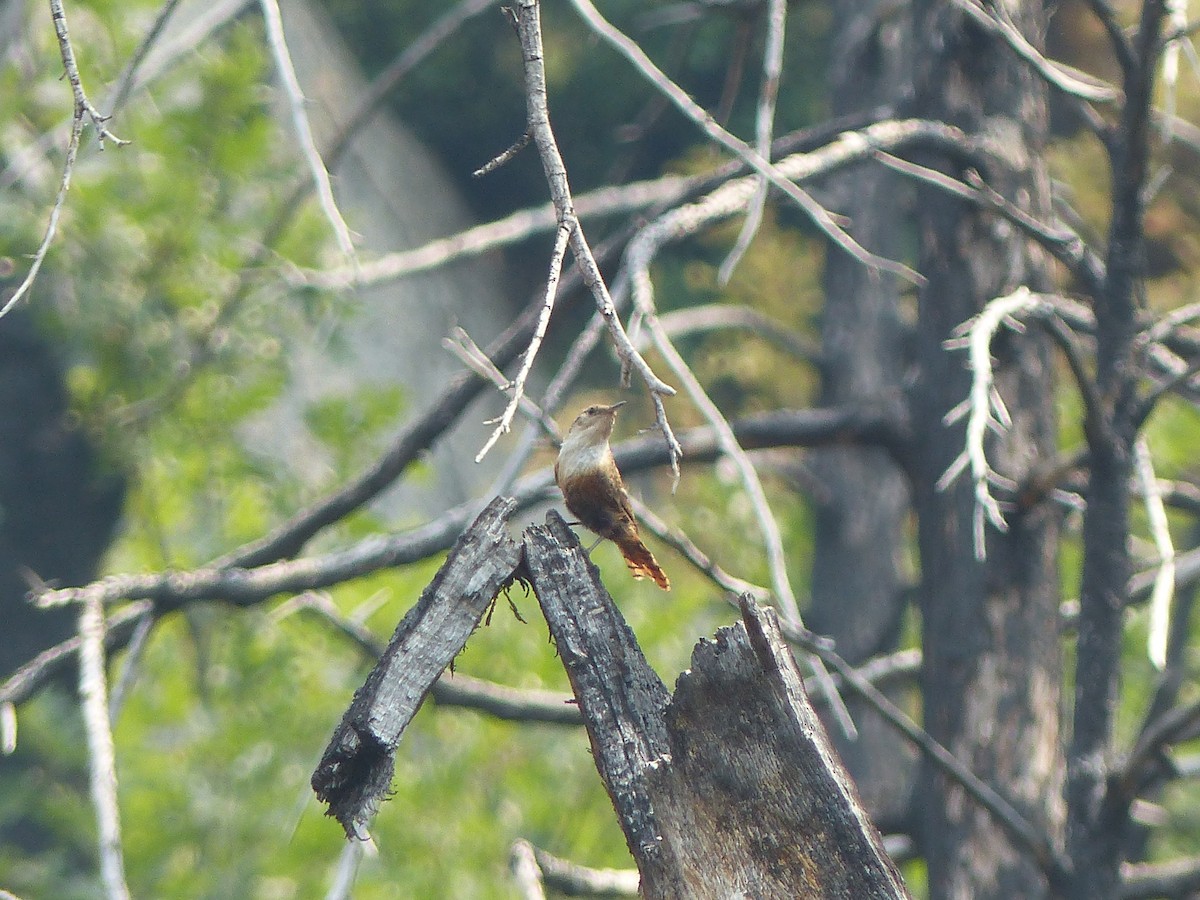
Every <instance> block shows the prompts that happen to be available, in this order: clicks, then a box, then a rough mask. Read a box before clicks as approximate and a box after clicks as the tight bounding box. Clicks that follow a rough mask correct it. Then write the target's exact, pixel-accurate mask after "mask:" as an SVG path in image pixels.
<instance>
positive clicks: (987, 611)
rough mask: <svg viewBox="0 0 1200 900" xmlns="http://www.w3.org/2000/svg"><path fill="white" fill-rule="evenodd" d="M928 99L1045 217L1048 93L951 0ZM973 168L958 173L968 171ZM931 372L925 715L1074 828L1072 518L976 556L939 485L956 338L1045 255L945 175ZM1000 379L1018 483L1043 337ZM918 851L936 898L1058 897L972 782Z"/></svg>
mask: <svg viewBox="0 0 1200 900" xmlns="http://www.w3.org/2000/svg"><path fill="white" fill-rule="evenodd" d="M1004 5H1005V6H1006V7H1007V11H1008V13H1009V14H1010V15H1011V16H1012V17H1013V19H1014V21H1015V22H1016V23H1017V24H1018V26H1019V27H1020V28H1021V30H1022V32H1023V33H1024V34H1025V35H1026V36H1027V37H1028V38H1029V39H1030V40H1031V41H1035V42H1036V41H1037V40H1038V39H1039V36H1040V34H1041V32H1042V8H1041V3H1040V2H1033V0H1027V2H1023V3H1020V2H1016V0H1013V2H1007V3H1005V4H1004ZM915 13H916V36H917V40H918V42H919V44H920V46H918V48H917V50H916V53H915V54H914V58H915V59H916V60H917V71H916V78H915V84H916V92H917V94H916V99H917V103H918V106H919V108H920V110H921V113H922V114H923V115H925V116H928V117H930V118H942V119H944V120H945V121H947V122H949V123H951V124H954V125H957V126H959V127H961V128H963V129H964V130H966V131H967V132H968V133H972V134H978V135H980V136H981V137H984V138H986V139H988V140H989V141H990V142H992V144H993V145H994V148H995V151H996V154H995V158H996V159H998V160H1004V161H1005V162H1006V163H1007V165H1008V166H1010V167H1011V168H1008V169H1007V170H1005V171H1002V170H1001V169H1000V167H999V165H997V167H996V168H995V169H993V170H992V171H989V172H985V173H983V174H984V176H985V177H986V178H987V179H988V180H989V181H990V183H991V184H992V185H993V186H994V187H995V188H997V189H998V190H999V191H1001V192H1002V193H1003V194H1004V195H1005V196H1008V197H1011V198H1015V200H1016V202H1017V203H1018V204H1019V205H1021V206H1023V207H1024V208H1026V209H1028V210H1029V211H1030V212H1032V213H1034V214H1035V215H1038V216H1039V217H1042V218H1044V217H1045V215H1046V211H1047V209H1048V203H1049V192H1048V187H1047V177H1046V172H1045V169H1044V165H1043V163H1042V155H1041V150H1042V145H1043V143H1044V138H1045V103H1044V98H1043V96H1042V92H1041V90H1040V85H1039V84H1038V83H1037V82H1036V81H1035V80H1034V76H1033V75H1032V74H1031V73H1030V72H1029V70H1028V69H1027V68H1026V67H1025V66H1024V65H1023V64H1022V63H1020V62H1019V61H1018V60H1017V58H1016V57H1015V56H1014V55H1013V53H1012V51H1011V50H1010V48H1008V47H1007V46H1006V45H1004V44H1003V43H1001V42H998V41H997V40H995V39H994V38H993V37H991V36H990V35H988V34H986V33H984V32H983V31H982V30H980V29H979V28H978V26H976V25H974V24H972V23H971V22H970V21H969V20H967V19H965V18H964V16H963V15H962V14H961V13H959V12H957V11H955V10H954V9H953V8H952V7H951V6H950V5H949V4H945V3H937V2H930V0H918V2H917V3H916V6H915ZM955 174H961V173H955ZM918 227H919V228H920V239H921V264H920V267H919V268H920V271H921V272H922V274H924V275H925V276H926V277H927V278H928V279H929V280H928V284H927V285H926V286H925V287H924V288H923V289H922V290H921V292H920V296H919V301H918V335H917V338H916V344H917V354H918V366H919V376H918V384H917V385H916V388H915V391H914V394H913V421H914V432H915V434H916V436H917V437H916V440H917V441H918V446H917V447H916V448H915V452H914V472H913V474H914V492H915V504H916V510H917V516H918V540H919V545H920V557H921V567H922V581H921V611H922V615H923V620H924V629H923V640H924V673H923V678H924V686H923V689H924V698H925V725H926V728H927V729H928V730H929V731H930V733H931V734H932V735H933V736H934V737H935V738H936V739H937V740H939V741H940V742H941V743H942V744H944V745H945V746H946V747H947V748H948V749H949V750H950V751H951V752H953V753H954V754H955V755H956V756H958V757H959V758H960V759H961V760H963V761H964V762H965V763H966V764H967V765H968V766H969V767H970V768H971V769H973V770H974V771H975V772H976V773H978V774H979V775H980V776H982V777H983V778H984V779H985V780H986V781H989V782H991V783H992V784H993V785H994V786H995V787H996V788H998V789H999V790H1000V791H1001V792H1002V793H1004V794H1005V795H1007V796H1008V798H1009V799H1010V800H1011V801H1012V802H1013V803H1014V804H1015V805H1016V806H1017V808H1018V809H1020V810H1021V811H1022V812H1024V813H1025V815H1027V816H1028V817H1029V818H1030V820H1031V821H1033V822H1035V823H1038V824H1040V825H1041V826H1042V827H1044V828H1045V829H1047V831H1048V833H1049V834H1051V835H1057V834H1058V833H1059V831H1060V829H1061V819H1062V808H1061V803H1060V802H1059V801H1058V799H1057V798H1058V797H1059V796H1060V791H1061V785H1062V778H1063V766H1062V760H1061V756H1060V750H1059V726H1058V706H1059V685H1060V674H1061V673H1060V668H1061V667H1060V662H1059V652H1060V651H1059V644H1058V633H1057V628H1056V622H1057V619H1058V605H1059V596H1058V574H1057V569H1056V544H1057V538H1058V524H1057V521H1056V517H1055V515H1054V513H1053V511H1052V510H1051V509H1050V508H1049V507H1048V506H1046V505H1044V504H1043V505H1040V506H1036V507H1033V508H1031V509H1027V510H1018V511H1015V512H1012V513H1010V514H1009V526H1010V528H1009V532H1008V533H1007V534H1003V535H1002V534H999V533H998V532H996V531H995V530H994V529H992V528H991V526H988V528H987V541H986V544H987V547H986V549H987V559H986V562H981V561H979V560H977V559H976V555H975V552H974V540H973V526H972V516H973V513H974V504H975V499H974V494H973V487H972V485H971V484H970V483H969V480H968V479H966V478H959V479H958V480H957V481H956V482H955V483H954V485H953V486H952V487H951V488H950V489H948V490H945V491H939V490H938V489H937V487H936V483H937V481H938V479H939V478H940V477H941V475H942V474H943V473H944V472H945V471H946V470H947V468H948V467H949V466H950V465H951V463H952V461H953V460H954V459H955V457H957V456H958V454H959V453H960V452H961V451H962V449H963V445H964V429H963V427H962V422H961V420H960V421H959V423H958V424H957V425H953V426H947V425H946V424H945V422H944V419H945V416H946V414H947V413H948V412H949V411H950V410H951V409H953V408H954V407H956V406H957V405H958V404H959V403H961V402H962V401H963V400H964V398H966V397H967V395H968V389H969V385H970V374H969V372H968V371H967V369H966V367H965V354H964V353H962V352H950V351H947V350H946V349H945V347H944V342H945V341H946V340H947V339H949V338H950V337H951V336H952V333H953V331H954V329H955V328H957V327H958V326H960V325H961V324H962V323H963V322H965V321H966V320H967V319H969V318H970V317H972V316H973V315H975V314H976V313H977V312H979V310H980V309H981V308H982V306H983V304H985V303H987V302H988V301H989V300H991V299H993V298H995V297H999V296H1002V295H1004V294H1007V293H1009V292H1011V291H1012V290H1013V289H1014V288H1016V287H1017V286H1019V285H1022V284H1026V285H1028V286H1029V287H1030V288H1032V289H1033V290H1041V289H1043V288H1044V287H1045V283H1046V281H1047V276H1046V264H1045V261H1044V260H1043V258H1042V257H1041V256H1040V254H1037V253H1035V252H1033V251H1031V250H1030V249H1029V248H1028V247H1026V245H1025V242H1024V241H1023V240H1022V239H1021V238H1020V237H1019V236H1018V235H1017V234H1016V233H1015V232H1014V230H1013V229H1012V228H1011V227H1009V226H1007V225H1006V224H1004V223H1003V222H1001V221H1000V220H998V219H996V218H994V217H991V216H989V215H986V214H984V213H981V212H980V211H979V210H978V209H977V208H975V207H972V206H971V205H969V204H967V203H966V202H964V201H962V200H959V199H957V198H951V197H949V196H947V195H946V194H944V193H941V192H939V191H937V190H935V189H933V188H923V189H922V190H921V191H920V194H919V218H918ZM992 354H993V356H994V357H995V377H996V381H995V385H996V388H997V389H998V390H999V392H1000V394H1001V396H1002V397H1003V398H1004V401H1005V403H1006V405H1007V407H1008V410H1009V411H1010V413H1011V415H1012V418H1013V424H1012V426H1011V428H1009V429H1007V431H1006V432H1005V434H1004V435H1003V437H1002V438H1000V439H998V440H992V441H989V444H988V454H989V455H988V458H989V461H990V462H991V464H992V467H993V468H994V469H996V470H997V471H999V472H1000V473H1001V474H1003V475H1005V476H1007V477H1009V478H1012V479H1014V480H1017V481H1020V480H1021V478H1022V477H1023V476H1024V475H1025V474H1026V473H1028V472H1029V471H1030V470H1031V469H1032V468H1033V467H1034V466H1036V465H1037V464H1038V463H1039V462H1040V461H1044V460H1047V459H1049V458H1051V457H1052V456H1053V454H1054V451H1055V429H1054V410H1053V392H1052V391H1051V390H1050V387H1051V384H1052V379H1053V369H1052V365H1051V359H1050V354H1049V350H1048V347H1047V342H1046V341H1045V340H1044V338H1043V336H1041V335H1040V334H1037V333H1035V331H1034V330H1031V331H1029V332H1027V333H1025V334H1022V335H1015V334H1013V333H1011V332H1004V331H1002V332H1001V333H1000V334H999V335H997V337H996V339H995V340H994V341H993V344H992ZM924 783H925V786H926V788H927V789H926V790H924V791H923V792H922V799H923V804H922V808H921V811H920V815H921V822H922V847H923V849H924V852H925V855H926V858H927V861H928V866H929V883H930V896H931V897H933V898H986V897H995V898H1011V897H1024V898H1031V897H1039V896H1045V895H1046V893H1047V886H1046V882H1045V879H1044V877H1043V874H1042V873H1041V871H1039V869H1038V867H1037V865H1036V864H1035V863H1034V862H1033V860H1031V859H1030V858H1028V857H1027V856H1026V855H1023V854H1022V853H1021V852H1019V850H1018V849H1017V848H1015V847H1014V846H1013V844H1012V843H1011V841H1009V839H1008V838H1007V837H1006V835H1005V834H1004V833H1003V832H1002V831H1001V830H1000V829H999V828H998V827H997V826H996V824H995V823H994V822H993V821H992V820H991V819H990V817H989V816H988V815H987V814H986V813H984V812H983V811H982V810H980V809H978V808H976V807H975V806H973V805H972V804H971V803H970V802H969V801H968V800H967V799H966V798H965V797H964V795H963V793H962V791H961V790H960V789H959V788H958V787H957V786H956V785H953V784H950V783H948V782H946V781H945V780H944V779H943V778H941V777H940V776H938V775H936V774H935V773H933V772H932V771H928V770H927V771H926V773H925V775H924Z"/></svg>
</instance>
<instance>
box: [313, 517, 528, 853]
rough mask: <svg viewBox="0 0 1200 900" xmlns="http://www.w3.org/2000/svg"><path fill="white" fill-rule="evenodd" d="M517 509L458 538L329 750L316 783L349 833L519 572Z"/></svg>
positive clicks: (370, 808) (358, 831)
mask: <svg viewBox="0 0 1200 900" xmlns="http://www.w3.org/2000/svg"><path fill="white" fill-rule="evenodd" d="M515 506H516V504H515V503H514V502H513V501H512V500H509V499H507V498H497V499H496V500H493V501H492V502H491V503H490V504H488V507H487V509H485V510H484V511H483V512H482V513H481V514H480V515H479V518H478V519H476V520H475V522H474V524H473V525H472V526H471V527H470V528H468V529H467V531H466V532H465V533H464V534H463V536H462V537H461V538H459V540H458V543H457V544H455V545H454V549H453V550H451V551H450V555H449V557H448V558H447V559H446V562H445V564H443V566H442V568H441V569H439V570H438V573H437V575H436V576H434V579H433V581H432V582H430V584H429V586H428V587H427V588H426V589H425V592H424V593H423V594H422V595H421V599H420V600H419V601H418V602H417V605H416V606H414V607H413V608H412V609H411V610H409V612H408V614H407V615H406V616H405V617H404V619H403V620H402V621H401V622H400V624H399V625H398V626H397V627H396V632H395V634H393V635H392V639H391V641H389V642H388V646H387V649H386V650H385V651H384V653H383V656H382V657H381V658H380V660H379V662H378V664H377V665H376V666H375V668H374V669H373V670H372V671H371V674H370V675H369V676H368V677H367V680H366V683H365V684H364V685H363V686H362V688H360V689H359V690H358V691H357V692H356V693H355V695H354V701H353V702H352V703H351V704H350V708H349V709H347V710H346V714H345V716H343V718H342V722H341V724H340V725H339V726H338V727H337V730H336V731H334V734H333V737H332V738H331V739H330V741H329V745H328V746H327V747H326V748H325V752H324V754H323V755H322V757H321V762H320V763H319V764H318V766H317V770H316V771H315V772H314V773H313V776H312V787H313V790H314V791H315V792H316V794H317V797H319V798H320V799H321V800H322V801H324V802H325V803H327V804H328V805H329V811H328V812H329V815H331V816H333V817H334V818H336V819H337V820H338V822H340V823H341V825H342V827H343V828H344V829H345V831H346V834H347V836H348V837H356V838H360V839H361V838H364V837H365V836H366V831H365V829H366V824H367V822H368V821H369V820H370V818H371V816H372V814H373V813H374V811H375V809H376V807H377V806H378V804H379V801H380V800H382V799H383V797H384V796H385V795H386V794H387V791H388V788H389V786H390V785H391V780H392V772H393V769H394V761H395V752H396V746H397V745H398V744H399V743H400V738H401V736H402V735H403V733H404V730H405V728H407V727H408V723H409V722H411V721H412V717H413V716H414V715H416V712H417V709H419V708H420V706H421V703H422V702H423V701H424V699H425V695H426V694H427V693H428V692H429V690H430V688H432V687H433V684H434V682H435V681H437V679H438V677H439V676H440V675H441V674H442V671H443V670H444V669H445V668H446V667H447V666H448V665H449V664H450V662H451V661H452V660H453V659H454V657H455V656H457V655H458V653H459V651H460V650H462V648H463V647H464V646H465V645H466V642H467V638H468V637H469V636H470V634H471V632H472V631H473V630H474V629H475V626H476V625H477V624H478V623H479V620H480V619H481V618H483V615H484V613H485V612H487V609H488V607H489V606H490V605H491V603H492V601H493V600H494V599H495V597H496V595H497V593H499V591H500V590H501V589H502V588H503V587H504V586H505V585H507V584H508V583H510V582H511V581H512V579H513V577H514V575H515V574H516V572H517V567H518V565H520V562H521V547H520V545H519V544H517V542H516V541H514V540H513V539H512V538H511V537H509V536H508V531H507V524H508V517H509V515H511V513H512V511H513V508H514V507H515Z"/></svg>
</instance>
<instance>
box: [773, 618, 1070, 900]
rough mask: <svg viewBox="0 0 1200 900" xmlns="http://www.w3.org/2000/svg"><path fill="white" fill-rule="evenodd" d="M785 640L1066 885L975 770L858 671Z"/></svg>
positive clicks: (798, 638) (1038, 842) (1037, 835)
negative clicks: (824, 667) (825, 668)
mask: <svg viewBox="0 0 1200 900" xmlns="http://www.w3.org/2000/svg"><path fill="white" fill-rule="evenodd" d="M784 633H785V635H786V636H787V638H788V640H790V641H793V642H794V643H796V644H797V645H798V646H800V647H803V648H804V649H805V650H806V651H807V652H809V653H811V654H813V655H814V656H817V657H819V658H820V659H821V660H823V661H824V662H826V663H827V664H828V665H829V667H830V668H831V669H833V670H834V672H836V673H837V674H838V675H840V676H841V677H842V678H843V679H844V682H843V683H844V685H845V686H847V687H849V688H850V690H852V691H853V692H854V693H855V694H857V695H858V696H859V697H861V698H862V699H863V700H864V701H865V702H866V703H867V704H868V705H869V706H871V707H872V708H873V709H874V710H875V711H876V712H877V713H879V715H880V716H882V717H883V719H884V720H885V721H886V722H888V723H889V724H890V725H891V726H892V727H893V728H895V729H896V730H897V731H898V732H899V733H900V734H902V735H903V736H904V737H905V738H906V739H907V740H908V741H910V742H911V743H912V744H913V745H914V746H915V747H916V748H917V749H918V750H920V751H921V753H922V754H923V755H924V756H925V758H926V759H927V760H929V762H930V763H931V764H932V765H933V766H935V767H936V768H937V769H938V771H940V772H941V773H942V774H944V775H945V776H947V777H948V778H951V779H952V780H953V781H954V782H955V783H956V784H958V785H959V786H960V787H961V788H962V789H963V791H964V792H965V793H966V794H967V796H969V797H970V798H971V799H972V800H974V801H975V802H976V803H978V804H979V805H980V806H981V807H983V808H984V809H986V810H987V811H988V812H989V813H990V814H991V815H992V816H993V818H995V820H996V822H997V823H998V824H1000V825H1001V827H1003V828H1004V830H1005V831H1007V832H1008V833H1009V834H1010V835H1011V836H1012V838H1013V839H1014V840H1015V841H1016V842H1017V843H1019V844H1020V845H1021V846H1023V847H1025V848H1026V849H1027V850H1029V851H1030V852H1031V853H1032V854H1033V855H1034V857H1035V858H1036V859H1037V861H1038V864H1039V865H1040V866H1041V867H1042V869H1043V871H1044V872H1045V873H1046V877H1047V879H1048V880H1049V881H1050V883H1051V885H1062V884H1065V883H1066V872H1067V867H1066V864H1065V861H1064V860H1063V859H1062V858H1061V857H1060V856H1059V854H1058V852H1057V851H1056V850H1055V849H1054V847H1053V845H1052V844H1051V843H1050V841H1049V839H1048V838H1047V836H1046V835H1045V834H1043V833H1042V832H1041V830H1040V829H1038V828H1037V827H1036V826H1035V825H1034V824H1033V823H1032V822H1030V821H1029V820H1028V819H1026V818H1025V817H1024V816H1023V815H1022V814H1021V813H1020V812H1019V811H1018V810H1017V808H1016V807H1014V806H1013V805H1012V803H1010V802H1009V801H1008V800H1007V799H1006V798H1004V797H1003V796H1001V794H1000V793H999V792H998V791H996V789H995V788H993V787H991V786H990V785H988V784H987V783H985V782H984V781H983V780H981V779H980V778H979V776H977V775H976V774H975V773H974V772H972V771H971V770H970V769H968V768H967V767H966V766H965V765H963V763H962V762H961V761H960V760H959V759H958V758H957V757H956V756H955V755H954V754H953V753H951V752H950V751H949V750H947V749H946V748H945V747H943V746H942V745H941V744H939V743H938V742H937V741H936V740H934V738H933V737H932V736H931V735H930V734H929V733H928V732H927V731H925V730H924V729H923V728H921V727H920V726H919V725H917V724H916V723H915V722H914V721H913V720H912V719H911V718H909V717H908V715H907V714H905V713H904V712H903V711H902V710H901V709H900V708H899V707H897V706H896V705H895V704H894V703H892V701H891V700H889V699H888V698H887V696H886V695H885V694H884V693H883V692H882V691H880V690H879V689H878V688H877V687H875V685H873V684H871V683H870V682H869V681H868V680H867V679H865V678H864V677H863V676H862V674H861V672H860V671H859V670H857V669H855V668H854V667H853V666H851V665H850V664H849V663H847V662H846V661H845V660H844V659H842V658H841V656H839V655H838V654H837V653H836V652H834V651H833V650H831V649H830V648H829V647H828V646H827V643H826V642H825V641H822V640H820V639H818V638H816V637H815V636H813V635H811V634H810V633H808V632H796V631H794V630H787V629H785V632H784Z"/></svg>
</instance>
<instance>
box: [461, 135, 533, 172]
mask: <svg viewBox="0 0 1200 900" xmlns="http://www.w3.org/2000/svg"><path fill="white" fill-rule="evenodd" d="M531 140H533V135H532V134H531V133H530V132H528V131H527V132H525V133H524V134H523V135H521V136H520V137H519V138H517V139H516V140H515V141H513V143H512V145H511V146H510V147H509V148H508V149H507V150H505V151H503V152H502V153H500V154H499V155H498V156H494V157H492V158H491V159H489V160H488V161H487V162H486V163H484V164H483V165H482V166H480V167H479V168H478V169H476V170H475V171H474V172H472V173H471V177H472V178H483V177H484V176H485V175H490V174H491V173H492V172H495V171H496V170H497V169H498V168H500V167H501V166H503V165H506V164H507V163H509V162H511V161H512V160H513V159H514V158H515V157H516V155H517V154H518V153H520V152H521V151H522V150H524V149H525V148H526V147H528V146H529V142H530V141H531Z"/></svg>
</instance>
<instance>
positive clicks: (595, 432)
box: [554, 400, 671, 591]
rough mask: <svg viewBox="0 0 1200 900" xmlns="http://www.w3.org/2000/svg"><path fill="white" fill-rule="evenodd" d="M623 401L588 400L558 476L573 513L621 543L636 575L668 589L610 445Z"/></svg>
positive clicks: (564, 447)
mask: <svg viewBox="0 0 1200 900" xmlns="http://www.w3.org/2000/svg"><path fill="white" fill-rule="evenodd" d="M624 405H625V401H623V400H622V401H621V402H620V403H614V404H613V405H612V406H589V407H588V408H587V409H585V410H584V411H583V412H581V413H580V414H579V415H578V417H576V419H575V421H574V422H572V423H571V430H570V431H568V432H567V437H566V439H565V440H564V441H563V443H562V449H561V450H559V451H558V460H557V462H555V463H554V480H555V481H557V482H558V487H559V489H560V490H561V491H562V493H563V499H564V500H565V501H566V503H567V509H569V510H570V511H571V515H573V516H575V518H577V519H578V520H579V521H580V522H581V523H582V524H583V525H585V526H587V528H589V529H590V530H592V531H594V532H596V534H598V535H599V536H600V537H601V538H608V539H609V540H610V541H612V542H613V543H614V544H616V545H617V547H618V549H620V551H621V555H622V556H624V557H625V563H626V564H627V565H628V566H629V570H630V571H631V572H632V573H633V577H634V578H645V577H650V578H652V579H654V583H655V584H657V585H658V586H659V587H660V588H662V589H663V590H664V591H669V590H670V589H671V581H670V579H669V578H667V573H666V572H664V571H663V570H662V568H661V567H660V566H659V564H658V562H657V561H656V560H655V559H654V554H653V553H651V552H650V551H649V550H648V549H647V547H646V545H645V544H643V543H642V539H641V538H640V537H638V527H637V522H635V521H634V519H633V510H631V509H630V508H629V495H628V494H627V493H626V492H625V482H623V481H622V480H621V472H620V470H618V469H617V462H616V460H614V459H613V454H612V448H611V447H609V445H608V439H609V437H610V436H611V435H612V430H613V422H615V421H616V418H617V410H618V409H620V408H621V407H622V406H624Z"/></svg>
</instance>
